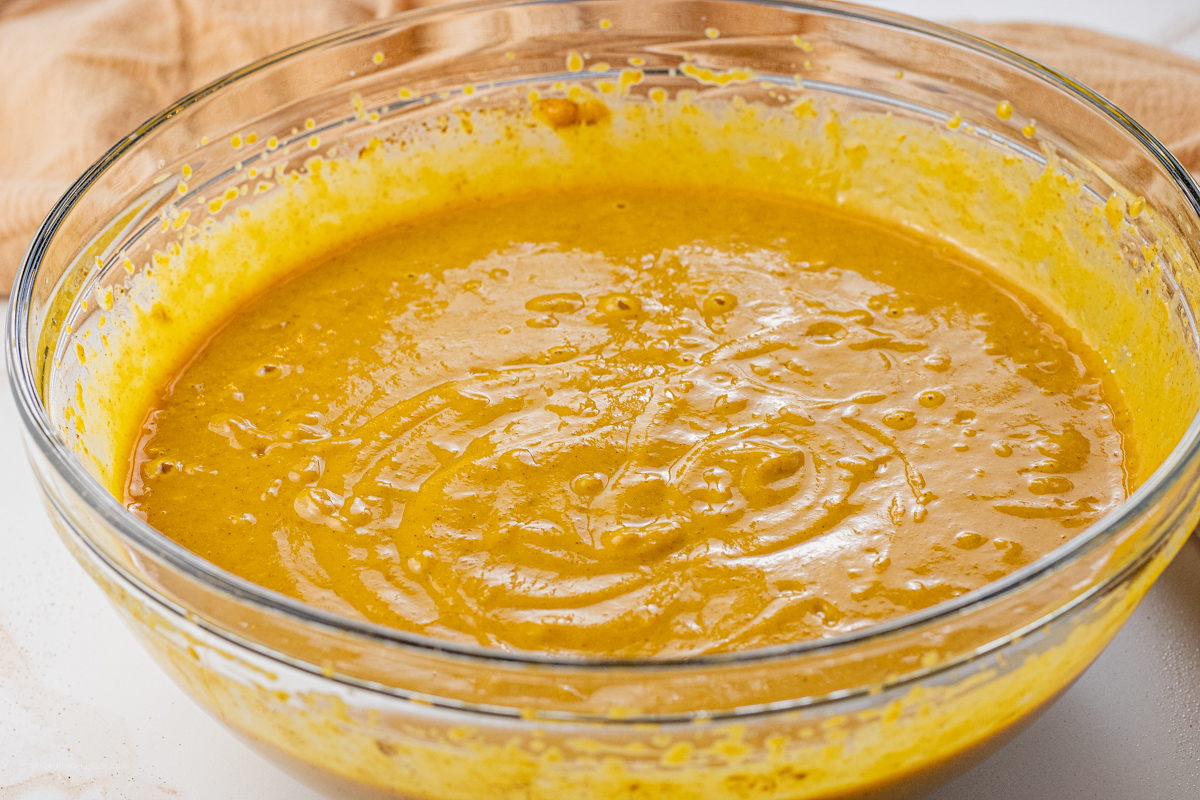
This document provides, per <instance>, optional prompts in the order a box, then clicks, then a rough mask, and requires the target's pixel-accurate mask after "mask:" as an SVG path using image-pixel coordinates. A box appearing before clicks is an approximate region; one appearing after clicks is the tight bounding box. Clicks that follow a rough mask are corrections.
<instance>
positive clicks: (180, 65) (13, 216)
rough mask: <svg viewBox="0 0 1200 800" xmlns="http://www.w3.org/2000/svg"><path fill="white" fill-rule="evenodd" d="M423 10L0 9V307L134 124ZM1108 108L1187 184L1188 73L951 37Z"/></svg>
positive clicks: (1198, 110)
mask: <svg viewBox="0 0 1200 800" xmlns="http://www.w3.org/2000/svg"><path fill="white" fill-rule="evenodd" d="M428 2H430V0H0V75H2V76H4V77H3V80H0V294H6V293H7V292H8V289H9V287H10V286H11V283H12V278H13V274H14V273H15V271H16V268H17V264H18V262H19V260H20V257H21V254H22V253H23V251H24V249H25V247H26V245H27V244H28V242H29V240H30V239H31V238H32V236H33V233H34V231H35V230H36V228H37V225H38V223H39V222H40V221H41V219H42V217H44V216H45V214H46V213H47V212H48V211H49V210H50V208H51V206H52V205H53V204H54V201H55V200H57V199H58V197H59V196H60V195H61V194H62V193H63V192H64V191H66V189H67V187H68V186H69V185H70V183H71V181H72V180H74V179H75V178H76V177H77V176H78V175H79V174H80V173H81V172H83V170H84V169H86V168H87V166H88V165H89V164H91V163H92V162H93V161H95V160H96V159H97V158H98V157H99V156H100V155H101V154H103V153H104V151H105V150H107V149H108V147H109V146H110V145H112V144H113V143H114V142H115V141H117V140H118V139H119V138H120V137H122V136H124V135H125V134H126V133H128V132H129V131H130V130H132V129H133V128H134V127H135V126H137V125H138V124H139V123H140V122H142V121H143V120H145V119H147V118H148V117H150V116H151V115H153V114H154V113H155V112H157V111H159V110H160V109H162V108H164V107H165V106H167V105H168V104H170V103H171V102H172V101H174V100H175V99H177V98H179V97H181V96H183V95H184V94H186V93H187V92H189V91H191V90H193V89H195V88H197V87H199V86H202V85H204V84H205V83H208V82H209V81H211V80H213V79H214V78H217V77H219V76H220V75H222V74H224V73H226V72H228V71H230V70H232V69H234V68H236V67H239V66H241V65H242V64H245V63H247V62H249V61H252V60H253V59H256V58H259V57H260V56H263V55H266V54H268V53H271V52H274V51H276V50H281V49H283V48H285V47H288V46H290V45H293V44H296V43H297V42H301V41H303V40H305V39H310V38H312V37H314V36H318V35H320V34H323V33H327V32H329V31H333V30H336V29H338V28H341V27H344V26H346V25H350V24H353V23H355V22H361V21H363V20H367V19H371V18H373V17H378V16H384V15H387V14H392V13H395V12H397V11H400V10H403V9H404V8H407V7H410V6H413V5H423V4H426V3H428ZM963 27H965V28H967V29H968V30H971V31H972V32H975V33H977V34H979V35H982V36H986V37H988V38H991V39H995V40H997V41H1000V42H1003V43H1005V44H1007V45H1009V46H1011V47H1013V48H1014V49H1016V50H1019V51H1022V52H1024V53H1027V54H1029V55H1031V56H1033V57H1034V58H1037V59H1039V60H1041V61H1043V62H1045V63H1047V64H1050V65H1051V66H1054V67H1056V68H1058V69H1060V70H1061V71H1063V72H1065V73H1066V74H1068V75H1071V76H1073V77H1075V78H1076V79H1078V80H1080V81H1082V82H1083V83H1085V84H1087V85H1089V86H1091V87H1092V88H1093V89H1096V90H1097V91H1099V92H1100V93H1101V94H1103V95H1105V96H1107V97H1108V98H1109V99H1110V100H1112V101H1113V102H1115V103H1116V104H1117V105H1118V106H1120V107H1122V108H1123V109H1125V110H1126V111H1127V112H1129V113H1130V114H1131V115H1132V116H1133V117H1134V118H1135V119H1137V120H1138V121H1140V122H1141V123H1142V124H1144V125H1145V126H1146V127H1147V128H1149V129H1150V132H1151V133H1153V134H1155V135H1156V136H1158V138H1159V139H1161V140H1162V141H1163V142H1164V143H1165V144H1166V145H1167V146H1168V147H1169V148H1171V150H1172V151H1173V152H1174V153H1175V155H1176V156H1178V157H1179V159H1180V160H1181V161H1182V162H1183V164H1184V166H1186V167H1187V168H1188V169H1189V170H1192V171H1196V172H1200V100H1197V99H1196V98H1200V62H1196V61H1192V60H1190V59H1188V58H1184V57H1182V56H1178V55H1174V54H1172V53H1169V52H1166V51H1163V50H1159V49H1157V48H1153V47H1149V46H1146V45H1141V44H1136V43H1134V42H1128V41H1125V40H1122V39H1116V38H1112V37H1109V36H1102V35H1100V34H1096V33H1091V32H1089V31H1083V30H1079V29H1075V28H1063V27H1056V26H1049V25H1035V24H1025V23H1012V24H1001V25H964V26H963Z"/></svg>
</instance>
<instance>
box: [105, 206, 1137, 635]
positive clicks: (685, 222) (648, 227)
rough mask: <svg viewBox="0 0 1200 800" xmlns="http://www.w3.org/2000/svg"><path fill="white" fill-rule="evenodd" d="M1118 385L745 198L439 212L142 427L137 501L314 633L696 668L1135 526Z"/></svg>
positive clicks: (280, 294)
mask: <svg viewBox="0 0 1200 800" xmlns="http://www.w3.org/2000/svg"><path fill="white" fill-rule="evenodd" d="M1105 374H1106V373H1105V368H1104V365H1103V364H1102V363H1101V361H1100V360H1099V358H1098V357H1097V356H1096V355H1095V354H1094V353H1092V352H1091V351H1090V350H1089V349H1088V348H1087V347H1086V346H1084V345H1083V344H1082V343H1081V342H1080V341H1079V340H1078V338H1077V337H1076V336H1075V335H1074V334H1073V333H1072V332H1071V331H1070V330H1068V329H1067V328H1066V326H1065V325H1063V324H1061V323H1060V322H1059V321H1057V320H1056V319H1054V318H1053V317H1052V316H1051V315H1050V314H1049V312H1048V311H1047V310H1046V309H1045V308H1044V307H1042V306H1041V305H1039V304H1038V303H1037V302H1036V301H1035V300H1034V299H1033V298H1032V297H1030V296H1027V295H1026V294H1024V293H1022V292H1020V291H1019V290H1016V289H1014V288H1013V287H1011V286H1008V285H1005V284H1002V283H1001V282H1000V281H999V280H998V279H997V278H995V277H994V276H993V275H991V274H990V273H989V272H988V271H987V270H986V269H984V268H982V267H980V266H978V265H976V264H973V263H972V262H971V261H970V260H969V259H968V258H966V257H965V256H964V255H963V254H962V253H959V252H957V251H951V250H948V249H946V248H944V247H942V246H941V245H938V244H936V243H934V242H932V241H925V240H920V239H917V238H912V237H911V236H909V235H907V234H901V233H899V232H898V231H896V230H892V229H889V228H887V227H885V226H882V225H880V224H876V223H874V222H873V221H870V220H866V219H856V218H850V217H844V216H840V215H839V214H837V213H836V212H834V211H832V210H830V209H826V208H821V207H816V206H808V205H798V204H796V203H794V202H790V201H783V200H779V199H775V198H772V197H768V196H752V195H744V194H738V193H735V192H715V191H712V192H707V193H705V192H695V191H688V192H671V191H665V190H658V189H644V188H635V187H630V188H628V189H622V190H611V191H598V192H594V193H590V194H580V193H572V194H560V195H556V194H553V193H544V194H540V195H535V196H527V197H519V198H510V199H509V200H507V201H504V202H497V203H494V204H491V205H473V206H469V207H464V208H458V209H453V210H448V211H447V212H445V213H444V214H442V215H439V216H434V217H430V218H427V219H424V220H421V221H419V222H417V223H412V224H408V225H406V226H405V227H402V228H399V229H397V230H395V231H394V232H392V233H390V234H389V235H388V236H386V237H385V238H381V239H376V240H373V241H368V242H363V243H361V244H360V245H358V246H356V247H354V248H353V249H351V250H349V251H347V252H343V253H341V254H339V255H337V256H336V257H334V258H333V259H331V260H329V261H327V262H325V263H323V264H320V265H316V266H314V267H313V268H312V269H309V270H307V271H305V272H303V273H302V274H300V275H298V276H297V277H295V278H293V279H292V280H290V281H289V282H287V283H285V284H282V285H279V286H277V287H275V288H273V289H272V290H270V291H269V292H268V293H267V294H266V295H264V296H262V297H260V298H259V299H258V300H257V301H255V302H254V303H252V304H250V305H249V306H247V307H245V308H242V309H240V310H237V311H236V313H234V314H233V316H232V317H231V318H230V319H229V321H228V322H227V324H226V325H225V326H224V327H223V328H222V329H221V330H219V331H217V332H215V333H214V334H213V336H212V338H211V339H210V340H209V341H208V343H207V344H206V345H205V346H204V347H203V348H202V349H201V350H200V351H199V352H198V353H196V354H195V355H194V357H192V358H191V360H190V361H189V362H188V363H187V364H186V366H184V367H183V368H182V369H181V371H180V372H179V373H178V376H177V377H176V379H175V380H174V381H173V382H172V383H171V385H170V386H168V387H167V388H166V389H165V390H164V391H163V393H162V395H161V397H160V400H159V402H158V403H157V404H156V405H155V407H153V408H152V409H151V410H150V411H149V413H148V415H147V416H146V419H145V423H144V426H143V429H142V435H141V437H140V439H139V440H138V442H137V445H136V449H135V452H134V453H133V456H132V459H131V467H130V470H129V474H128V476H127V479H126V497H125V500H126V503H127V505H128V506H129V507H130V508H131V509H132V510H134V511H135V512H136V513H138V514H140V515H142V516H143V517H144V518H145V519H146V520H148V521H149V522H150V523H151V524H152V525H154V526H155V527H157V528H158V529H159V530H161V531H163V532H164V533H166V534H167V535H169V536H171V537H172V538H174V539H176V540H177V541H179V542H180V543H181V544H183V545H184V546H186V547H188V548H190V549H191V550H193V551H195V552H196V553H198V554H199V555H201V556H203V557H204V558H206V559H208V560H210V561H212V562H214V563H216V564H218V565H219V566H222V567H224V568H226V569H228V570H230V571H232V572H235V573H237V574H239V575H241V576H243V577H245V578H247V579H249V580H251V581H254V582H256V583H259V584H261V585H263V586H267V587H269V588H271V589H275V590H277V591H280V592H283V593H285V594H288V595H291V596H293V597H296V598H299V599H301V600H303V601H304V602H306V603H310V604H312V605H315V606H320V607H323V608H327V609H330V610H334V611H338V612H341V613H343V614H346V615H348V616H352V617H357V618H365V619H368V620H372V621H375V622H379V623H384V624H387V625H392V626H396V627H398V628H402V629H405V630H409V631H415V632H419V633H424V634H429V635H432V636H436V637H441V638H445V639H452V640H458V641H467V642H478V643H482V644H486V645H493V646H500V647H506V648H521V649H531V650H541V651H548V652H555V653H575V654H594V655H616V656H635V655H637V656H645V655H660V656H662V655H684V654H697V653H704V652H713V651H723V650H735V649H743V648H750V647H758V646H765V645H771V644H779V643H784V642H791V641H797V640H801V639H808V638H813V637H823V636H829V635H834V634H837V633H841V632H845V631H849V630H852V629H856V628H860V627H863V626H867V625H871V624H874V623H876V622H878V621H881V620H885V619H888V618H891V617H895V616H898V615H901V614H904V613H907V612H910V611H913V610H916V609H920V608H923V607H926V606H930V605H932V604H934V603H937V602H940V601H942V600H946V599H948V598H951V597H954V596H956V595H959V594H962V593H964V592H967V591H969V590H972V589H975V588H978V587H980V586H982V585H984V584H986V583H988V582H989V581H992V580H995V579H996V578H999V577H1001V576H1003V575H1005V574H1007V573H1009V572H1011V571H1012V570H1014V569H1016V568H1018V567H1020V566H1021V565H1023V564H1027V563H1029V562H1030V561H1032V560H1034V559H1036V558H1038V557H1039V556H1041V555H1043V554H1045V553H1047V552H1048V551H1050V550H1052V549H1053V548H1055V547H1056V546H1058V545H1060V544H1062V543H1063V541H1065V540H1066V539H1067V538H1069V537H1070V536H1071V535H1072V534H1073V533H1074V532H1076V531H1078V530H1079V529H1080V528H1081V527H1083V526H1086V525H1087V524H1089V523H1091V522H1092V521H1094V520H1095V519H1097V518H1098V517H1099V516H1100V515H1102V514H1104V513H1105V512H1106V511H1108V510H1110V509H1111V508H1113V507H1114V506H1116V505H1117V504H1118V503H1120V502H1121V501H1122V500H1123V499H1124V497H1125V494H1126V478H1125V470H1124V459H1125V455H1124V452H1123V449H1122V448H1123V439H1122V430H1123V424H1124V423H1123V422H1122V420H1123V415H1122V412H1121V411H1120V408H1121V405H1120V399H1119V395H1118V392H1117V390H1116V388H1115V387H1113V386H1110V385H1109V384H1108V383H1106V379H1105V378H1104V377H1103V376H1104V375H1105Z"/></svg>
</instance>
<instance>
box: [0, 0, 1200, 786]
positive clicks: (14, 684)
mask: <svg viewBox="0 0 1200 800" xmlns="http://www.w3.org/2000/svg"><path fill="white" fill-rule="evenodd" d="M877 5H879V6H882V7H885V8H889V9H893V10H897V11H904V12H907V13H914V14H919V15H922V16H927V17H931V18H934V19H974V20H981V21H985V20H1002V19H1034V20H1045V21H1052V22H1063V23H1071V24H1077V25H1084V26H1089V27H1092V28H1095V29H1098V30H1102V31H1105V32H1109V33H1114V34H1118V35H1125V36H1130V37H1133V38H1137V39H1141V40H1143V41H1148V42H1153V43H1157V44H1162V45H1165V46H1168V47H1172V48H1174V49H1176V50H1178V51H1179V52H1183V53H1188V54H1190V55H1194V56H1197V57H1200V4H1197V3H1196V2H1195V0H1141V2H1138V3H1130V2H1128V1H1127V0H1122V2H1111V0H1057V1H1055V0H1007V2H1005V3H989V4H987V5H984V4H976V3H970V2H963V1H962V0H890V1H889V2H880V3H877ZM5 124H11V123H9V122H6V123H5ZM0 309H2V304H0ZM0 508H3V509H4V514H3V515H2V516H0V552H2V553H3V554H4V557H3V558H2V559H0V800H66V799H70V800H116V799H117V798H130V800H158V799H159V798H164V799H165V798H175V799H179V798H182V800H241V798H247V799H249V800H317V796H316V795H315V794H313V793H312V792H310V791H309V790H307V789H305V788H304V787H301V786H299V785H298V784H296V783H295V782H293V781H292V780H291V779H290V778H288V777H287V776H285V775H284V774H282V773H281V772H279V771H278V770H276V769H275V768H274V767H272V766H271V765H269V764H267V763H266V762H264V761H262V760H261V759H259V758H258V757H257V756H256V755H254V754H253V753H251V752H250V751H249V750H248V749H246V748H245V747H244V746H243V745H242V744H240V743H239V742H238V741H237V740H235V739H234V738H233V736H232V735H231V734H229V733H227V732H226V731H225V730H224V729H223V728H221V727H220V725H218V724H217V723H216V722H215V721H213V720H212V719H211V718H209V717H208V716H207V715H206V714H205V713H204V712H203V711H201V710H200V709H199V708H198V707H197V706H195V705H194V704H193V703H192V702H191V701H190V700H188V698H187V697H185V696H184V695H183V693H182V692H181V691H180V690H179V689H177V688H176V687H175V686H174V685H173V684H172V683H171V682H170V681H169V680H168V679H167V678H166V677H165V676H164V675H163V674H162V673H161V672H160V671H159V670H158V668H157V667H156V666H155V665H154V664H153V663H152V662H151V661H150V658H149V657H148V656H147V655H146V654H145V653H143V652H142V650H141V648H140V647H139V646H138V645H137V643H136V642H135V641H134V639H133V638H132V636H131V635H130V634H129V633H128V632H127V631H126V630H125V628H124V627H123V626H122V625H121V624H120V623H119V622H118V620H117V618H116V616H115V614H114V613H113V611H112V610H111V608H110V607H109V606H108V604H107V602H106V601H105V599H104V597H103V596H102V595H101V593H100V591H99V589H97V588H96V587H95V586H94V585H93V584H92V583H91V581H90V580H88V579H87V577H86V576H85V575H84V573H83V571H82V570H81V569H80V568H79V567H78V566H77V565H76V564H75V563H74V561H72V559H71V558H70V556H69V555H68V554H67V552H66V550H65V549H64V548H63V546H62V545H61V544H60V543H59V541H58V539H57V537H56V536H55V535H54V533H53V531H52V530H51V527H50V524H49V522H48V521H47V519H46V517H45V515H44V513H43V510H42V507H41V504H40V500H39V499H38V496H37V490H36V487H35V485H34V481H33V478H32V475H31V474H30V472H29V468H28V467H27V465H26V463H25V457H24V453H23V452H22V451H21V445H20V441H19V438H18V434H17V417H16V412H15V410H14V407H13V401H12V399H11V397H10V394H9V392H8V390H7V386H5V387H4V389H3V390H2V391H0ZM1198 690H1200V541H1198V540H1197V539H1192V540H1191V541H1189V542H1188V544H1187V545H1186V546H1185V548H1184V550H1183V551H1182V552H1181V553H1180V555H1179V557H1178V559H1177V560H1176V561H1175V563H1174V564H1172V566H1171V567H1170V568H1169V569H1168V570H1167V572H1166V573H1165V574H1164V576H1163V578H1162V579H1161V580H1160V582H1159V583H1158V584H1157V585H1156V586H1155V587H1154V589H1153V590H1152V591H1151V593H1150V595H1149V596H1148V597H1147V599H1146V601H1145V602H1144V603H1143V604H1142V606H1141V608H1139V610H1138V611H1137V614H1136V616H1135V617H1134V619H1133V620H1132V621H1131V622H1130V624H1129V625H1128V626H1127V627H1126V628H1125V629H1124V630H1123V631H1122V632H1121V634H1120V635H1119V636H1118V637H1117V639H1116V641H1114V642H1113V644H1112V645H1111V646H1110V647H1109V648H1108V650H1106V651H1105V653H1104V654H1103V655H1102V656H1101V657H1100V659H1099V660H1098V661H1097V662H1096V664H1095V665H1094V666H1093V667H1092V668H1091V669H1090V670H1089V671H1088V672H1087V673H1086V674H1085V675H1084V676H1083V678H1082V679H1081V680H1080V681H1079V682H1078V683H1077V684H1076V685H1075V686H1074V687H1073V688H1072V689H1071V691H1069V692H1068V693H1067V694H1066V695H1065V696H1064V697H1063V698H1062V700H1060V701H1059V702H1058V704H1056V705H1055V706H1054V707H1053V708H1052V709H1050V711H1048V712H1047V713H1046V714H1045V715H1044V716H1043V717H1042V718H1041V719H1040V720H1039V721H1037V722H1036V723H1035V724H1034V725H1033V726H1032V727H1030V728H1029V729H1028V730H1027V731H1025V732H1024V733H1023V734H1022V735H1021V736H1019V737H1018V738H1017V739H1015V740H1014V741H1013V742H1012V743H1011V744H1009V745H1008V747H1006V748H1005V749H1004V750H1002V751H1001V752H1000V753H998V754H997V755H995V756H994V757H993V758H991V759H990V760H989V761H987V762H985V763H984V764H982V765H981V766H979V767H977V768H976V769H975V770H974V771H972V772H970V773H968V774H967V775H965V776H963V777H962V778H960V779H959V780H958V781H956V782H955V783H953V784H951V785H950V786H947V787H945V788H943V789H942V790H940V791H939V792H937V793H935V794H934V795H932V796H931V798H930V800H1045V799H1046V798H1055V800H1074V799H1075V798H1079V799H1080V800H1085V799H1086V800H1129V798H1154V799H1155V800H1185V799H1187V798H1196V797H1200V695H1198V693H1197V692H1198Z"/></svg>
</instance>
